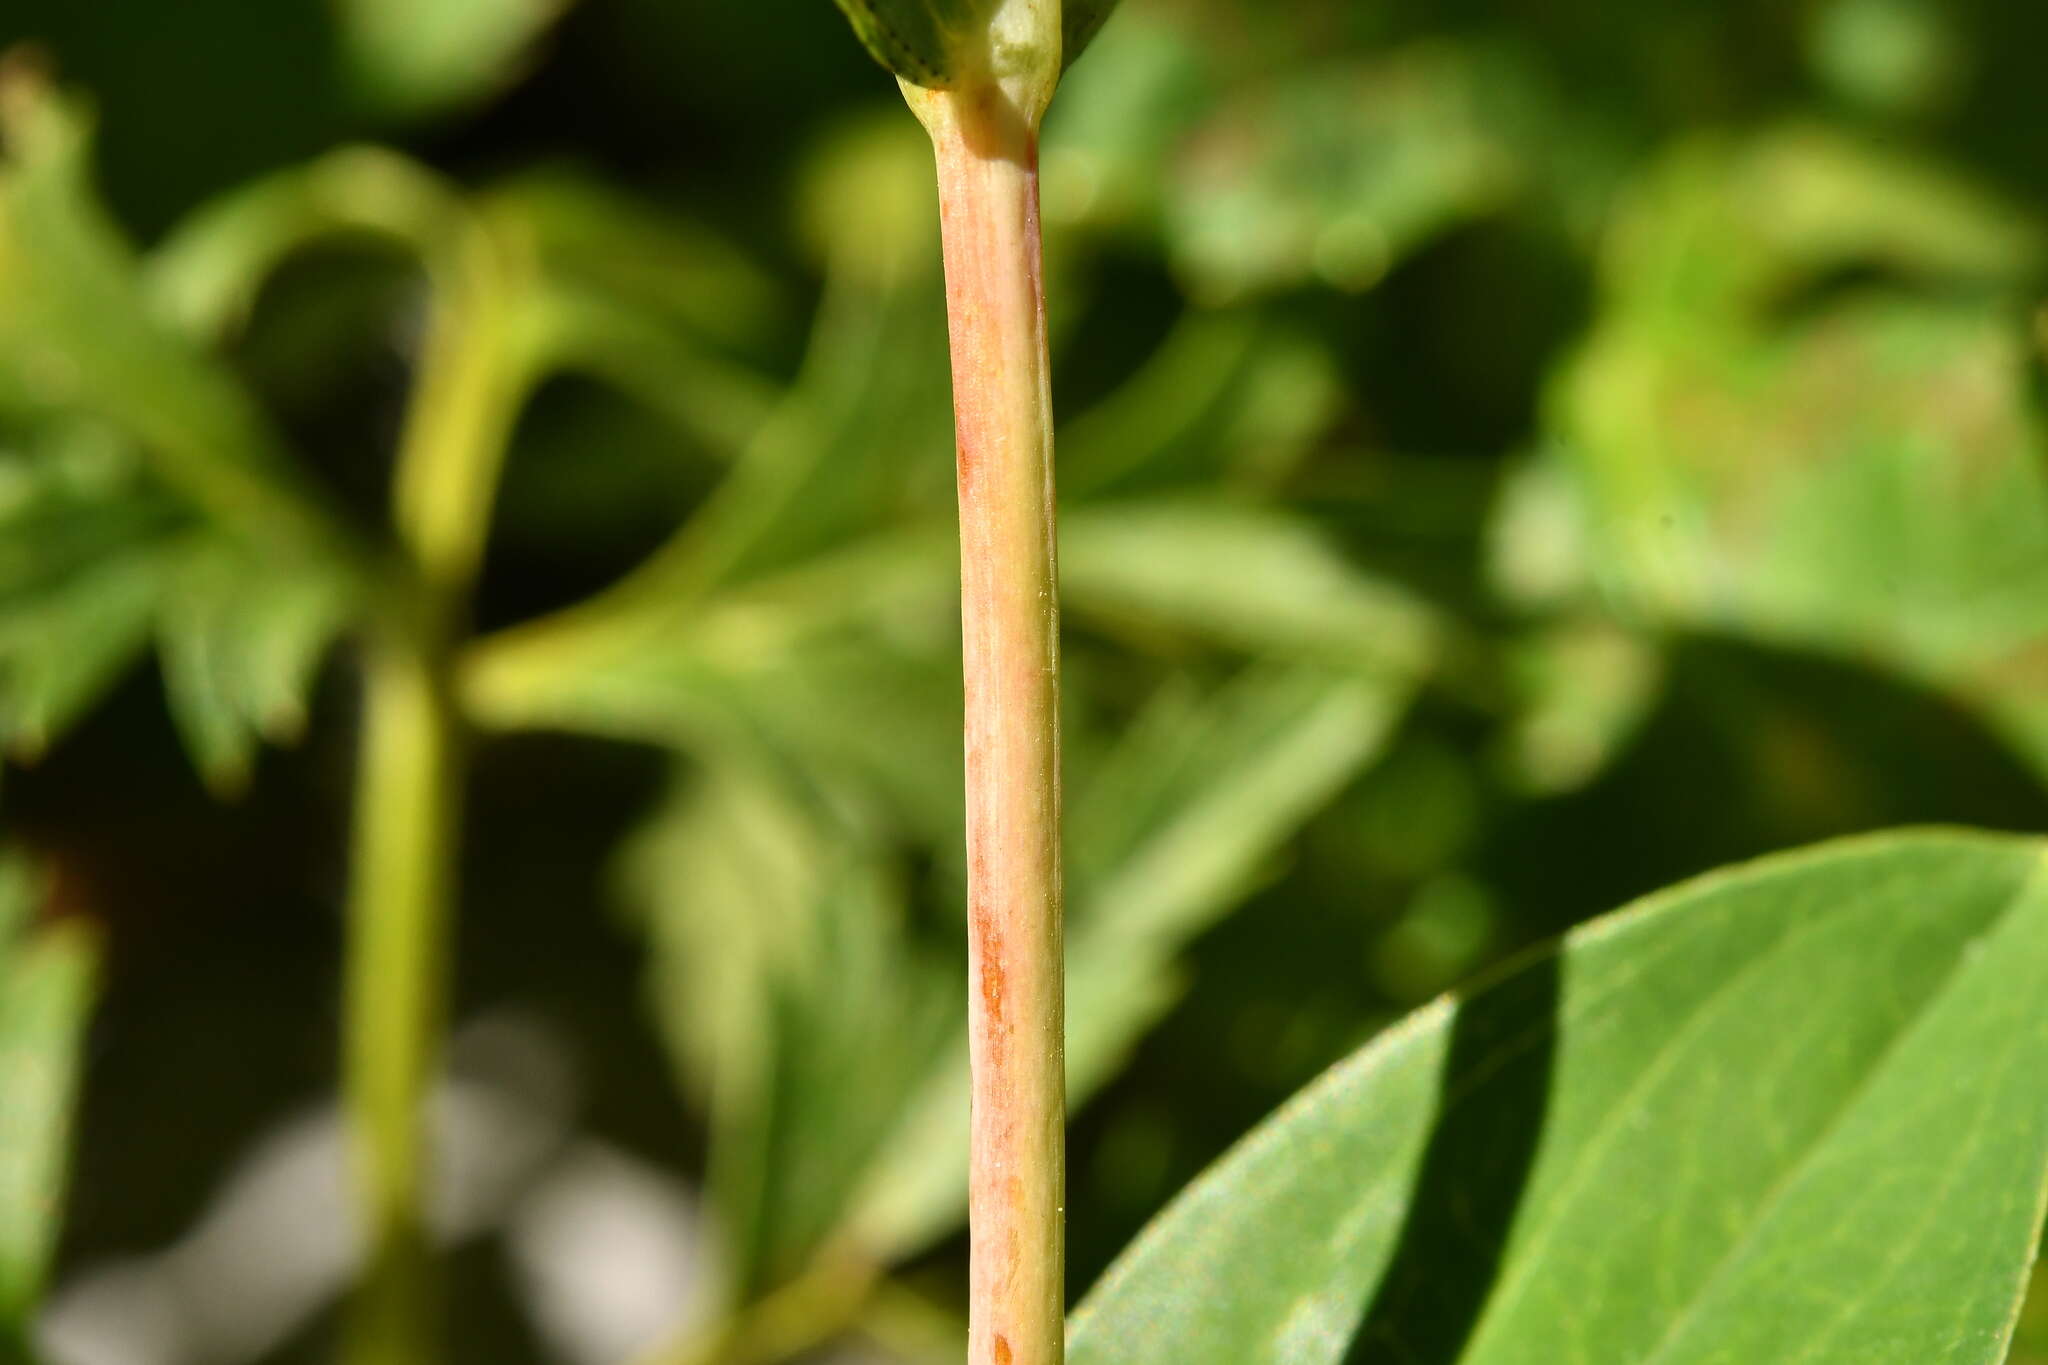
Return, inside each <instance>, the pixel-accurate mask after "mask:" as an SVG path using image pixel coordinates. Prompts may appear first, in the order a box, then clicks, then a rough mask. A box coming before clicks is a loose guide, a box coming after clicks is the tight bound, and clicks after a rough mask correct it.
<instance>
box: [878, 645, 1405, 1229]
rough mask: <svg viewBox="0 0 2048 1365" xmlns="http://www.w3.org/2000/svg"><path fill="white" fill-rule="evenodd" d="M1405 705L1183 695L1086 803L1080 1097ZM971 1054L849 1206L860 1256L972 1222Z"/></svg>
mask: <svg viewBox="0 0 2048 1365" xmlns="http://www.w3.org/2000/svg"><path fill="white" fill-rule="evenodd" d="M1404 701H1405V690H1404V689H1403V688H1402V687H1401V686H1399V685H1395V684H1382V683H1374V682H1368V681H1366V680H1363V679H1361V678H1358V677H1356V676H1350V677H1345V676H1331V675H1328V674H1323V673H1319V672H1317V671H1316V670H1313V669H1307V668H1302V669H1273V670H1263V671H1258V672H1254V673H1253V674H1251V675H1249V676H1248V677H1246V678H1245V679H1244V680H1242V681H1241V682H1239V683H1237V684H1236V685H1234V686H1233V687H1231V688H1229V689H1227V690H1226V691H1224V692H1223V693H1222V694H1221V695H1219V696H1216V697H1213V698H1208V699H1204V700H1203V701H1201V702H1200V703H1193V702H1191V701H1190V700H1189V699H1188V698H1187V697H1186V696H1184V695H1182V694H1180V693H1178V692H1174V693H1169V694H1167V695H1165V696H1163V697H1162V698H1161V699H1160V701H1159V702H1158V703H1157V705H1156V709H1155V710H1154V711H1152V712H1151V713H1150V714H1148V715H1147V716H1146V717H1144V718H1143V719H1142V720H1141V721H1140V723H1139V724H1138V726H1137V727H1136V728H1135V729H1134V731H1133V732H1132V734H1131V736H1130V738H1129V739H1128V740H1127V741H1126V744H1125V746H1124V747H1123V749H1122V750H1121V751H1120V752H1119V753H1116V754H1114V755H1112V756H1111V758H1110V759H1109V761H1108V762H1107V763H1106V764H1105V766H1104V768H1103V770H1102V771H1101V772H1100V773H1098V774H1097V775H1095V776H1094V778H1093V779H1092V780H1091V781H1090V782H1089V783H1088V784H1087V785H1086V786H1085V787H1084V788H1083V789H1081V790H1080V791H1079V792H1077V794H1076V797H1075V801H1074V806H1073V813H1072V815H1071V817H1070V818H1069V820H1068V822H1067V824H1068V828H1069V830H1070V831H1071V832H1072V849H1071V853H1070V859H1069V861H1070V870H1069V887H1068V897H1067V902H1068V923H1069V926H1070V927H1069V931H1068V976H1067V1045H1066V1051H1067V1078H1068V1087H1069V1095H1070V1098H1071V1099H1072V1100H1073V1101H1074V1102H1076V1103H1078V1102H1079V1101H1081V1100H1083V1099H1085V1098H1086V1097H1087V1096H1088V1095H1089V1094H1091V1093H1092V1092H1093V1091H1094V1090H1095V1089H1096V1088H1098V1087H1099V1086H1100V1085H1102V1084H1103V1083H1104V1082H1105V1081H1107V1080H1108V1079H1109V1078H1110V1077H1111V1076H1112V1075H1113V1074H1114V1073H1115V1071H1116V1069H1117V1066H1118V1064H1119V1063H1120V1061H1121V1059H1122V1056H1123V1054H1124V1052H1125V1051H1126V1050H1127V1049H1128V1048H1129V1047H1130V1046H1131V1045H1132V1044H1133V1043H1135V1042H1136V1041H1137V1039H1138V1038H1139V1037H1140V1036H1141V1035H1142V1034H1143V1033H1144V1031H1145V1030H1146V1029H1147V1028H1149V1027H1150V1026H1151V1025H1152V1023H1153V1022H1154V1021H1155V1020H1156V1019H1157V1018H1158V1016H1159V1014H1160V1013H1161V1012H1162V1011H1163V1010H1164V1009H1165V1008H1166V1007H1167V1006H1168V1005H1170V1004H1171V1003H1172V1002H1173V1000H1174V998H1175V997H1176V996H1177V995H1178V993H1179V988H1180V982H1179V978H1178V973H1177V971H1176V968H1175V962H1176V959H1177V958H1178V957H1179V954H1180V952H1181V950H1182V948H1183V947H1185V945H1186V944H1187V943H1188V941H1189V940H1191V939H1193V938H1194V937H1195V936H1196V935H1198V934H1199V933H1200V932H1201V931H1202V930H1203V929H1205V928H1207V927H1208V926H1209V925H1210V924H1212V923H1213V922H1214V921H1215V920H1216V918H1217V917H1218V916H1219V915H1221V914H1223V913H1224V912H1225V911H1227V910H1228V909H1229V908H1230V907H1231V906H1232V905H1234V904H1236V903H1237V902H1238V900H1239V899H1240V898H1241V896H1242V895H1243V894H1244V892H1245V891H1247V890H1248V889H1249V888H1250V886H1251V884H1253V883H1254V882H1255V881H1256V880H1257V879H1258V878H1259V876H1260V875H1261V873H1262V872H1263V871H1264V870H1265V867H1266V864H1267V863H1268V861H1269V860H1270V859H1272V858H1273V857H1274V856H1275V855H1276V854H1277V852H1278V851H1279V850H1280V849H1281V848H1282V847H1283V846H1284V845H1285V843H1286V842H1287V840H1288V839H1289V838H1290V837H1291V836H1292V835H1293V834H1294V832H1295V830H1296V829H1298V828H1299V827H1300V825H1301V824H1302V823H1303V822H1304V821H1305V820H1307V819H1308V817H1309V816H1310V815H1312V814H1314V813H1315V811H1317V810H1318V809H1320V808H1321V807H1322V806H1323V804H1324V803H1326V802H1327V801H1328V800H1329V799H1330V797H1331V796H1332V795H1333V794H1334V793H1335V791H1336V790H1337V789H1338V788H1339V787H1340V786H1342V785H1343V783H1344V782H1346V781H1347V780H1349V779H1350V778H1351V777H1352V776H1353V775H1355V774H1356V773H1357V772H1358V771H1359V769H1360V768H1362V767H1363V766H1365V765H1366V764H1367V763H1369V762H1370V761H1371V760H1372V759H1373V758H1374V756H1376V754H1377V753H1378V752H1379V750H1380V748H1381V746H1382V745H1383V744H1384V743H1385V741H1386V738H1387V735H1388V733H1389V731H1390V730H1391V729H1392V726H1393V723H1394V721H1395V720H1396V718H1397V717H1398V716H1399V714H1400V712H1401V709H1402V704H1403V702H1404ZM966 1105H967V1045H966V1039H965V1037H964V1036H960V1037H956V1039H955V1040H954V1045H953V1047H952V1049H951V1051H950V1052H948V1053H947V1054H945V1055H944V1056H943V1057H942V1059H941V1061H940V1063H939V1065H938V1066H937V1067H935V1068H934V1069H933V1071H932V1072H931V1074H930V1077H929V1079H928V1080H927V1082H926V1083H925V1085H924V1087H923V1089H922V1091H921V1093H920V1095H919V1097H918V1098H917V1100H916V1101H915V1103H914V1104H913V1105H912V1106H911V1107H910V1109H909V1110H908V1111H907V1113H906V1114H905V1116H904V1119H903V1122H902V1125H901V1126H900V1128H899V1129H898V1131H897V1132H896V1134H895V1136H894V1137H893V1138H892V1139H891V1140H890V1142H889V1143H888V1144H887V1145H886V1146H885V1147H884V1149H883V1154H882V1157H881V1160H880V1161H879V1162H878V1163H877V1164H876V1166H875V1168H874V1170H873V1171H872V1172H871V1173H870V1176H869V1178H868V1180H867V1182H866V1184H865V1186H864V1188H863V1192H862V1195H861V1197H860V1199H859V1201H858V1203H857V1204H856V1206H855V1207H854V1209H853V1210H852V1212H851V1215H850V1224H849V1226H850V1228H851V1230H852V1233H853V1235H854V1236H855V1237H856V1239H857V1240H858V1241H859V1242H860V1244H861V1245H863V1246H866V1247H869V1248H871V1249H873V1250H874V1251H875V1252H876V1253H877V1254H882V1255H903V1254H908V1253H910V1252H913V1251H917V1250H919V1249H921V1248H922V1247H923V1246H925V1245H926V1244H928V1243H929V1242H930V1240H931V1239H932V1238H934V1237H936V1236H939V1235H941V1234H943V1233H944V1232H945V1231H946V1230H947V1229H948V1228H949V1227H950V1226H952V1224H953V1223H954V1222H956V1221H957V1220H958V1219H959V1218H960V1217H961V1216H962V1215H963V1214H964V1212H965V1198H966V1189H967V1131H966V1127H965V1125H964V1124H963V1123H962V1122H961V1121H960V1115H961V1114H963V1113H964V1112H965V1111H966Z"/></svg>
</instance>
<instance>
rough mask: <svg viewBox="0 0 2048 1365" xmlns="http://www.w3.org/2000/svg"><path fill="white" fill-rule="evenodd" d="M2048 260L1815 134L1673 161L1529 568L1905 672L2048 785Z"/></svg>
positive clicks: (1645, 211) (2024, 239)
mask: <svg viewBox="0 0 2048 1365" xmlns="http://www.w3.org/2000/svg"><path fill="white" fill-rule="evenodd" d="M2038 250H2039V248H2038V242H2037V240H2036V238H2035V237H2033V236H2032V235H2030V234H2029V233H2028V232H2026V231H2025V230H2023V227H2022V224H2021V223H2020V221H2019V220H2017V219H2016V218H2014V217H2013V216H2012V215H2010V214H2007V213H2004V212H2002V211H2000V210H1999V209H1998V208H1997V206H1996V205H1993V204H1990V203H1988V202H1986V201H1984V200H1982V199H1981V197H1978V196H1975V195H1973V194H1972V193H1971V192H1969V191H1968V190H1967V189H1966V188H1964V187H1961V186H1954V185H1947V184H1945V183H1944V182H1943V181H1941V180H1940V179H1939V178H1938V177H1935V176H1933V175H1932V174H1931V173H1928V172H1924V171H1921V170H1919V169H1918V168H1915V167H1913V166H1911V165H1901V164H1899V163H1897V162H1896V161H1895V160H1894V159H1893V158H1891V157H1889V156H1888V155H1885V154H1881V153H1877V152H1867V153H1866V152H1859V151H1858V149H1857V148H1856V147H1855V146H1854V145H1853V144H1846V143H1843V142H1842V141H1840V140H1839V139H1830V138H1827V137H1823V136H1821V135H1819V134H1816V133H1814V132H1812V131H1811V130H1803V129H1795V130H1791V131H1789V132H1787V133H1784V134H1782V135H1778V136H1774V137H1768V138H1765V139H1763V140H1761V141H1759V142H1757V143H1755V144H1753V145H1749V146H1745V147H1739V148H1733V147H1715V146H1706V147H1693V148H1688V149H1685V150H1683V151H1681V152H1680V153H1678V154H1675V156H1674V158H1673V159H1672V161H1671V162H1670V163H1669V164H1668V165H1666V166H1664V167H1663V168H1661V170H1660V171H1659V172H1658V174H1657V175H1656V176H1655V177H1653V179H1652V181H1651V182H1650V184H1649V186H1648V187H1647V188H1646V189H1645V191H1644V193H1643V196H1642V198H1641V199H1640V200H1639V201H1638V202H1637V203H1636V204H1635V205H1634V206H1633V208H1632V210H1631V212H1629V213H1628V214H1626V215H1624V216H1623V218H1622V220H1621V221H1620V223H1619V225H1618V226H1617V228H1616V231H1615V234H1614V237H1613V239H1612V241H1611V242H1610V243H1609V252H1610V259H1609V262H1608V267H1609V280H1610V286H1609V287H1610V290H1611V291H1612V294H1613V301H1612V304H1611V306H1610V308H1609V309H1608V311H1607V313H1606V320H1605V321H1604V322H1603V324H1602V326H1601V327H1600V328H1599V329H1597V330H1596V332H1595V333H1594V335H1593V337H1592V338H1591V340H1590V341H1589V342H1588V344H1587V346H1586V348H1585V350H1584V351H1583V353H1582V354H1581V355H1580V356H1579V358H1578V360H1577V363H1576V364H1574V365H1573V366H1571V367H1570V368H1569V369H1568V370H1567V371H1566V372H1565V373H1564V374H1563V375H1562V377H1561V378H1560V381H1559V383H1558V386H1557V389H1556V398H1557V402H1556V404H1555V412H1556V427H1555V432H1556V436H1557V440H1556V442H1555V443H1554V445H1553V446H1552V448H1551V450H1550V452H1549V455H1548V460H1549V462H1550V463H1549V468H1550V470H1551V477H1550V478H1549V480H1548V481H1547V482H1544V481H1532V482H1530V483H1527V484H1525V485H1523V488H1522V491H1523V492H1524V493H1525V494H1541V495H1542V496H1541V497H1528V496H1525V497H1523V498H1520V499H1517V500H1511V501H1510V502H1509V503H1508V504H1507V506H1508V508H1509V509H1510V512H1511V514H1512V515H1511V517H1510V519H1509V521H1508V522H1507V523H1506V524H1505V526H1504V528H1503V539H1504V543H1506V544H1509V545H1512V546H1518V547H1520V548H1519V549H1517V550H1515V551H1514V554H1517V555H1520V556H1521V558H1520V559H1516V558H1514V555H1509V556H1507V557H1504V559H1503V567H1505V568H1509V569H1516V570H1519V571H1520V572H1522V573H1523V574H1524V575H1527V574H1529V573H1532V572H1533V573H1536V574H1538V575H1540V576H1545V577H1548V578H1550V580H1551V581H1552V583H1553V585H1554V586H1556V587H1559V588H1563V589H1565V590H1567V591H1569V590H1570V587H1571V585H1572V583H1573V580H1574V579H1575V578H1576V579H1578V580H1579V581H1580V583H1582V584H1586V583H1590V584H1592V585H1595V586H1597V588H1598V590H1599V591H1600V593H1601V594H1602V596H1603V597H1604V598H1605V599H1606V601H1607V603H1608V604H1609V605H1610V607H1612V608H1613V609H1615V610H1618V611H1620V612H1621V613H1623V614H1624V615H1625V616H1627V617H1629V618H1630V619H1634V620H1641V621H1646V622H1650V623H1655V624H1672V625H1680V626H1686V627H1692V628H1702V629H1708V630H1714V631H1725V632H1733V633H1738V634H1747V635H1752V636H1755V637H1758V638H1761V639H1763V640H1766V641H1769V642H1772V643H1775V644H1780V645H1791V646H1797V647H1804V648H1813V649H1820V650H1824V651H1827V652H1829V653H1834V654H1838V655H1842V656H1845V657H1849V658H1853V659H1857V660H1861V661H1866V662H1871V663H1876V664H1879V665H1882V666H1885V667H1889V668H1891V669H1893V670H1896V671H1898V672H1900V673H1902V674H1904V675H1906V676H1908V677H1910V678H1912V679H1914V680H1916V681H1919V682H1923V683H1926V684H1929V685H1931V686H1934V687H1936V688H1939V689H1942V690H1944V691H1946V692H1948V693H1949V694H1950V695H1951V696H1954V697H1956V698H1958V699H1960V700H1963V701H1965V702H1967V703H1969V704H1971V705H1973V706H1975V707H1977V708H1978V709H1979V710H1980V711H1981V712H1982V713H1983V714H1984V715H1986V716H1987V717H1988V718H1989V719H1990V720H1991V721H1992V722H1993V723H1994V724H1995V725H1996V726H1998V727H2000V728H2001V729H2003V730H2004V731H2005V732H2006V733H2007V734H2008V735H2010V736H2011V737H2012V738H2013V739H2014V741H2015V742H2016V743H2017V744H2018V746H2019V747H2020V748H2021V749H2022V750H2023V751H2024V752H2025V753H2026V754H2027V755H2028V756H2029V757H2030V758H2032V759H2033V760H2034V762H2035V763H2036V765H2037V766H2042V767H2044V770H2048V705H2044V702H2043V698H2044V696H2048V691H2044V689H2043V688H2042V687H2041V685H2040V679H2041V677H2042V676H2043V675H2042V672H2041V668H2042V664H2043V660H2044V659H2048V655H2044V653H2043V642H2044V641H2048V445H2044V438H2043V427H2042V416H2041V411H2040V407H2039V403H2038V401H2037V399H2036V397H2035V393H2034V381H2033V378H2032V375H2031V366H2032V361H2031V358H2030V356H2029V354H2028V349H2029V337H2028V335H2027V326H2026V321H2025V317H2024V314H2023V312H2022V308H2023V307H2024V303H2023V299H2024V295H2023V294H2022V293H2021V292H2020V286H2019V281H2021V280H2022V279H2024V278H2025V272H2026V271H2027V270H2028V269H2029V268H2030V263H2031V262H2033V261H2034V260H2037V259H2038ZM1871 267H1875V268H1876V269H1878V270H1880V271H1882V272H1884V273H1883V274H1882V275H1880V276H1879V277H1877V278H1875V279H1870V280H1865V281H1862V282H1859V283H1855V284H1851V285H1841V284H1837V283H1834V280H1835V279H1836V278H1837V275H1836V274H1831V272H1841V271H1845V270H1852V269H1868V268H1871ZM1937 284H1940V285H1942V286H1944V287H1940V288H1936V287H1934V286H1935V285H1937ZM1518 521H1519V523H1520V524H1519V526H1518V524H1517V523H1518ZM1546 528H1547V529H1546ZM1573 541H1576V543H1577V549H1576V553H1577V554H1578V556H1579V557H1580V560H1579V568H1578V569H1576V570H1575V569H1574V568H1573V567H1572V565H1571V563H1570V556H1571V554H1572V553H1573V551H1572V549H1571V548H1570V547H1571V543H1572V542H1573ZM1546 543H1548V545H1549V548H1548V549H1544V548H1542V547H1543V546H1544V545H1545V544H1546ZM1558 550H1563V551H1564V552H1565V553H1564V556H1563V557H1561V558H1560V557H1559V556H1558V555H1557V554H1556V552H1557V551H1558ZM1532 556H1534V557H1532ZM1546 557H1547V558H1548V559H1549V561H1550V566H1549V567H1543V565H1542V563H1541V560H1542V559H1543V558H1546Z"/></svg>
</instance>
